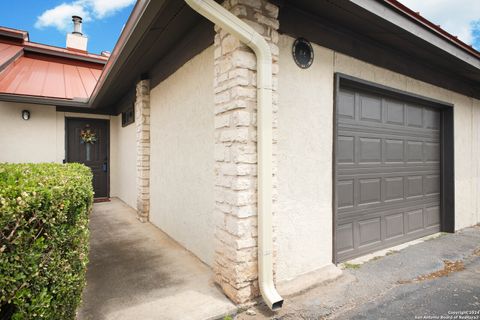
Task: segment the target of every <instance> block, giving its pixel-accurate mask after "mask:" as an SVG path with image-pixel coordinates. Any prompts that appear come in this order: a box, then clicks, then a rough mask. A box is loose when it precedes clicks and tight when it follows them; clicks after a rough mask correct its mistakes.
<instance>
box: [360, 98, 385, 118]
mask: <svg viewBox="0 0 480 320" xmlns="http://www.w3.org/2000/svg"><path fill="white" fill-rule="evenodd" d="M359 101H360V119H361V120H363V121H368V122H382V101H381V99H380V98H379V97H376V96H372V95H366V94H360V95H359Z"/></svg>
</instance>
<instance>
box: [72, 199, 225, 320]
mask: <svg viewBox="0 0 480 320" xmlns="http://www.w3.org/2000/svg"><path fill="white" fill-rule="evenodd" d="M90 230H91V239H90V255H89V258H90V263H89V265H88V272H87V286H86V288H85V290H84V293H83V303H82V305H81V307H80V309H79V311H78V315H77V318H78V319H79V320H87V319H88V320H90V319H91V320H110V319H115V320H117V319H118V320H119V319H129V320H132V319H142V320H147V319H162V320H170V319H215V318H218V317H221V316H222V315H224V314H227V313H231V312H233V311H234V310H235V306H234V305H233V304H232V303H231V302H230V301H229V300H228V299H227V298H226V297H225V296H224V295H223V293H222V292H221V291H220V289H218V288H217V287H216V286H215V285H214V284H213V282H212V280H211V279H212V272H211V270H210V268H209V267H208V266H206V265H204V264H203V263H202V262H200V261H199V260H198V259H197V258H196V257H194V256H193V255H192V254H190V253H189V252H188V251H187V250H185V249H183V248H182V247H181V246H179V245H178V244H177V243H176V242H174V241H173V240H171V239H170V238H169V237H168V236H167V235H165V234H164V233H163V232H161V231H160V230H159V229H158V228H156V227H155V226H153V225H151V224H149V223H141V222H139V221H138V220H137V219H136V217H135V211H134V210H133V209H131V208H130V207H128V206H127V205H126V204H124V203H123V202H121V201H120V200H118V199H112V201H111V202H105V203H97V204H95V206H94V210H93V213H92V215H91V220H90Z"/></svg>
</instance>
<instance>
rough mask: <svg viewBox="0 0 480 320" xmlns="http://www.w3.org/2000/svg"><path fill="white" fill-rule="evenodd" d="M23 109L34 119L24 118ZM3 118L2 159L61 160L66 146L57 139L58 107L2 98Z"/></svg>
mask: <svg viewBox="0 0 480 320" xmlns="http://www.w3.org/2000/svg"><path fill="white" fill-rule="evenodd" d="M22 110H29V111H30V120H27V121H26V120H23V119H22ZM0 121H1V122H0V123H1V125H0V162H55V161H58V160H59V158H58V155H60V154H62V151H63V150H64V147H63V145H59V143H60V142H61V141H57V119H56V112H55V107H52V106H43V105H33V104H24V103H13V102H3V101H0ZM63 140H64V139H63ZM63 152H64V151H63ZM61 159H63V158H61ZM61 159H60V161H61Z"/></svg>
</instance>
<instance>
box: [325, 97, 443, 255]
mask: <svg viewBox="0 0 480 320" xmlns="http://www.w3.org/2000/svg"><path fill="white" fill-rule="evenodd" d="M335 159H336V160H335V162H336V175H335V176H336V181H335V182H336V184H335V185H336V187H335V188H336V192H335V198H336V210H335V254H336V255H335V256H336V261H337V262H340V261H345V260H348V259H351V258H354V257H357V256H360V255H364V254H366V253H369V252H373V251H376V250H378V249H382V248H387V247H390V246H393V245H396V244H400V243H402V242H405V241H409V240H412V239H416V238H419V237H422V236H425V235H428V234H432V233H435V232H438V231H440V112H439V111H437V110H435V109H432V108H428V107H424V106H422V105H418V104H412V103H407V102H403V101H399V100H395V99H393V98H392V99H391V98H388V97H387V96H382V95H379V94H374V93H367V92H362V91H359V90H355V89H347V88H343V89H342V88H340V91H339V94H338V100H337V143H336V156H335Z"/></svg>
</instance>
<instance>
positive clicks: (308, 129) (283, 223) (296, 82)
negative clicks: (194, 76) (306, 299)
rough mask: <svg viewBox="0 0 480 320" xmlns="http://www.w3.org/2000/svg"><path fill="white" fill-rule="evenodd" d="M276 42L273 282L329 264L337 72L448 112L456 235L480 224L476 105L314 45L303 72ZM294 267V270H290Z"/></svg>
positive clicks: (285, 40)
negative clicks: (451, 109) (451, 126)
mask: <svg viewBox="0 0 480 320" xmlns="http://www.w3.org/2000/svg"><path fill="white" fill-rule="evenodd" d="M293 41H294V39H293V38H291V37H289V36H286V35H281V36H280V40H279V48H280V63H281V66H280V73H279V83H278V86H279V125H278V127H279V143H278V148H279V151H278V152H279V164H278V180H279V196H278V213H277V230H278V232H277V235H276V236H277V248H278V253H277V255H278V259H277V266H276V268H277V270H276V271H277V278H278V279H279V280H280V281H282V280H287V279H291V278H294V277H296V276H299V275H301V274H304V273H308V272H311V271H314V270H316V269H319V268H321V267H324V266H325V265H328V264H330V263H331V261H332V222H333V213H332V151H333V95H334V88H333V85H334V74H335V72H341V73H344V74H347V75H351V76H354V77H357V78H360V79H364V80H368V81H371V82H375V83H379V84H382V85H385V86H389V87H392V88H395V89H399V90H403V91H406V92H410V93H414V94H419V95H422V96H425V97H428V98H433V99H437V100H440V101H444V102H447V103H451V104H453V105H454V127H455V128H454V131H455V141H454V143H455V214H456V216H455V228H456V229H457V230H458V229H461V228H464V227H467V226H471V225H474V224H476V223H478V222H479V221H480V213H479V212H480V210H479V209H480V202H479V200H478V191H480V181H479V179H480V176H479V169H480V162H479V161H478V160H477V159H478V158H479V157H480V148H479V143H480V101H478V100H475V99H473V98H470V97H466V96H462V95H460V94H457V93H454V92H451V91H449V90H446V89H442V88H438V87H435V86H433V85H429V84H427V83H424V82H421V81H418V80H415V79H412V78H409V77H406V76H403V75H401V74H398V73H395V72H392V71H389V70H386V69H383V68H379V67H376V66H374V65H372V64H369V63H365V62H362V61H360V60H357V59H354V58H352V57H349V56H346V55H343V54H340V53H337V52H334V51H332V50H329V49H326V48H323V47H320V46H317V45H315V44H313V48H314V53H315V60H314V62H313V65H312V66H311V67H310V68H309V69H306V70H303V69H300V68H298V67H297V66H296V65H295V63H294V61H293V59H292V56H291V48H292V44H293ZM292 261H295V263H291V262H292Z"/></svg>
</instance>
